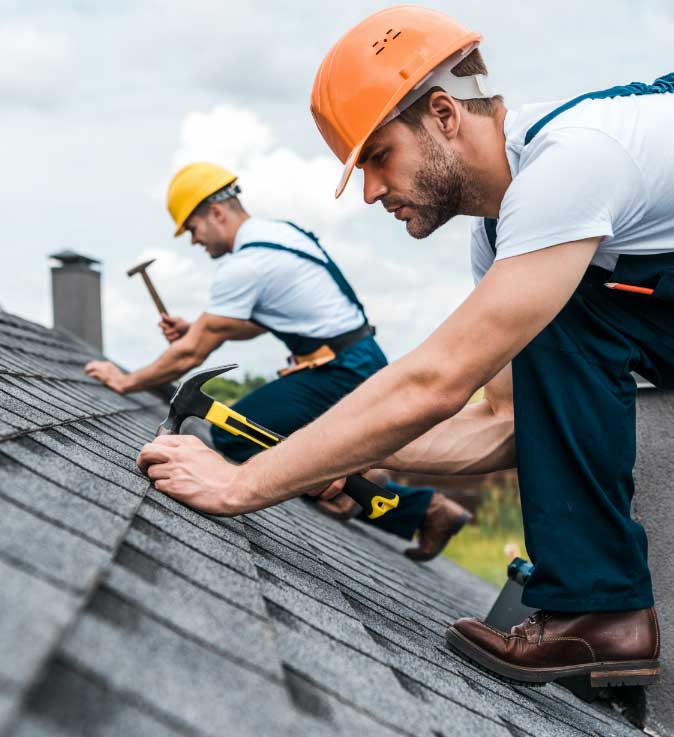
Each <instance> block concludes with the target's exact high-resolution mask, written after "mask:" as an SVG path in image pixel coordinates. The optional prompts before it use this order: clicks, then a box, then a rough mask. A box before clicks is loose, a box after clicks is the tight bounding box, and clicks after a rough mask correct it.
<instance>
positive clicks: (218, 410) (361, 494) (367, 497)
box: [157, 363, 400, 519]
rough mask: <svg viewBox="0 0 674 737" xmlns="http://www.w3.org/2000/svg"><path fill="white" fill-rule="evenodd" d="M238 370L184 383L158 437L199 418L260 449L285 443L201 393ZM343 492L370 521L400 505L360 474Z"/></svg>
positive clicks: (207, 371)
mask: <svg viewBox="0 0 674 737" xmlns="http://www.w3.org/2000/svg"><path fill="white" fill-rule="evenodd" d="M237 367H238V364H236V363H232V364H228V365H227V366H218V367H217V368H212V369H204V370H203V371H198V372H196V373H195V374H193V375H192V376H190V377H189V378H188V379H186V380H185V381H183V383H182V384H181V385H180V386H179V387H178V388H177V389H176V391H175V394H174V395H173V397H171V401H170V403H169V413H168V416H167V417H166V419H165V420H164V421H163V422H162V423H161V425H159V428H158V429H157V435H175V434H177V433H179V432H180V426H181V425H182V423H183V421H184V420H186V419H187V418H188V417H199V418H201V419H204V420H207V421H208V422H210V423H211V424H213V425H216V426H217V427H219V428H221V429H222V430H225V431H226V432H228V433H230V434H231V435H235V436H240V437H242V438H245V439H246V440H248V441H250V442H251V443H255V444H256V445H259V446H260V447H261V448H271V447H273V446H274V445H278V443H280V442H281V441H282V440H285V437H284V436H283V435H279V434H278V433H276V432H274V431H273V430H269V429H267V428H266V427H263V426H262V425H258V424H257V423H256V422H253V421H252V420H249V419H248V418H247V417H244V416H243V415H242V414H240V413H239V412H236V411H235V410H233V409H231V408H230V407H228V406H227V405H226V404H222V402H218V401H216V400H215V399H213V398H212V397H209V396H208V395H207V394H204V392H203V391H202V386H203V385H204V384H205V383H206V382H207V381H209V380H210V379H213V378H215V377H216V376H219V375H220V374H224V373H225V372H226V371H231V370H232V369H235V368H237ZM343 491H344V493H345V494H347V495H348V496H350V497H351V498H352V499H353V500H354V501H356V502H358V504H360V506H361V507H362V508H363V509H364V510H365V513H366V514H367V516H368V518H369V519H377V517H381V516H383V515H384V514H386V513H387V512H390V511H391V510H392V509H395V508H396V507H397V506H398V502H399V501H400V498H399V496H398V495H397V494H394V493H393V492H390V491H387V490H386V489H383V488H382V487H381V486H378V485H377V484H373V483H372V482H371V481H368V480H367V479H366V478H364V477H363V476H361V475H360V474H354V475H353V476H349V477H348V478H347V479H346V484H345V485H344V489H343Z"/></svg>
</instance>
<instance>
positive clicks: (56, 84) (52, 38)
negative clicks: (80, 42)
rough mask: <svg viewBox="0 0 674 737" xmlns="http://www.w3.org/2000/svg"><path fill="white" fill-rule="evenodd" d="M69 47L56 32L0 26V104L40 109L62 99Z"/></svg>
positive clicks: (65, 90)
mask: <svg viewBox="0 0 674 737" xmlns="http://www.w3.org/2000/svg"><path fill="white" fill-rule="evenodd" d="M69 64H70V45H69V42H68V38H67V37H66V36H65V35H63V34H60V33H55V32H52V33H48V32H44V31H41V30H38V29H36V28H33V27H31V26H30V25H25V24H19V23H10V24H6V25H2V26H0V100H2V105H3V106H5V107H9V106H11V105H17V104H18V105H22V106H23V105H26V106H35V107H43V106H47V105H53V104H54V103H55V102H57V101H58V100H59V99H64V98H65V96H66V95H67V94H68V88H69V76H70V75H69V74H68V70H69Z"/></svg>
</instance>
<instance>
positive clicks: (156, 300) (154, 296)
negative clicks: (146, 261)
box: [140, 269, 168, 315]
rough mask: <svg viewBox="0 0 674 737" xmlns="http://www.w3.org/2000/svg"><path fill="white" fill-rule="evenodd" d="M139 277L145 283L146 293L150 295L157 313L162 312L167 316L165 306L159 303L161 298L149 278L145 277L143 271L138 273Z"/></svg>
mask: <svg viewBox="0 0 674 737" xmlns="http://www.w3.org/2000/svg"><path fill="white" fill-rule="evenodd" d="M140 275H141V276H142V277H143V281H144V282H145V286H146V287H147V291H148V292H149V293H150V297H152V301H153V302H154V303H155V305H156V306H157V309H158V310H159V312H160V313H162V312H164V313H166V314H167V315H168V311H167V309H166V305H165V304H164V303H163V302H162V301H161V297H160V296H159V295H158V294H157V290H156V289H155V288H154V284H153V283H152V281H151V280H150V277H149V276H148V275H147V272H146V271H145V270H144V269H143V271H141V272H140Z"/></svg>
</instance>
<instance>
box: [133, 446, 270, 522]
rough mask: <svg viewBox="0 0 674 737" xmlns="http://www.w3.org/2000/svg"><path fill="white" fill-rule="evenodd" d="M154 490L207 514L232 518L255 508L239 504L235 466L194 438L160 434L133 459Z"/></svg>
mask: <svg viewBox="0 0 674 737" xmlns="http://www.w3.org/2000/svg"><path fill="white" fill-rule="evenodd" d="M136 463H137V464H138V467H139V468H140V470H141V471H143V473H146V474H147V475H148V476H149V478H150V479H151V480H152V482H153V484H154V488H155V489H157V491H161V492H162V493H164V494H167V495H168V496H171V497H173V498H174V499H177V500H178V501H179V502H181V503H182V504H185V505H187V506H188V507H192V508H193V509H198V510H199V511H201V512H206V513H207V514H215V515H222V516H225V517H231V516H234V515H236V514H242V513H244V512H251V511H254V509H256V507H255V506H254V505H251V504H250V502H249V503H248V505H245V504H243V502H242V501H241V488H242V486H241V483H240V481H239V478H238V477H239V473H238V468H239V467H238V466H235V465H234V464H232V463H228V462H227V461H226V460H225V459H224V458H223V457H222V456H221V455H219V454H218V453H216V452H215V451H214V450H211V449H210V448H209V447H208V446H207V445H205V444H204V443H202V442H201V440H199V439H198V438H196V437H194V436H193V435H160V436H159V437H157V438H155V439H154V440H153V441H152V442H151V443H148V444H147V445H145V446H144V447H143V448H142V450H141V451H140V454H139V455H138V458H137V460H136Z"/></svg>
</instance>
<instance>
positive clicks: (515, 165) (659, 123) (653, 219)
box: [471, 93, 674, 282]
mask: <svg viewBox="0 0 674 737" xmlns="http://www.w3.org/2000/svg"><path fill="white" fill-rule="evenodd" d="M561 104H563V101H558V102H548V103H542V104H537V105H525V106H524V107H522V109H521V110H519V111H518V112H511V111H509V112H508V113H507V114H506V118H505V123H504V130H505V136H506V155H507V157H508V163H509V165H510V170H511V173H512V176H513V180H512V182H511V184H510V186H509V187H508V189H507V190H506V193H505V197H504V198H503V202H502V203H501V210H500V213H499V220H498V226H497V239H496V259H503V258H508V257H510V256H518V255H520V254H523V253H529V252H530V251H536V250H539V249H541V248H547V247H549V246H555V245H558V244H560V243H566V242H568V241H575V240H580V239H582V238H591V237H594V236H600V237H601V238H602V241H601V244H600V246H599V249H598V251H597V253H596V254H595V257H594V259H593V261H592V263H593V264H595V265H597V266H601V267H603V268H605V269H609V270H613V269H614V268H615V264H616V262H617V260H618V257H619V255H620V254H623V253H624V254H633V255H635V254H642V255H650V254H657V253H664V252H670V251H674V93H663V94H655V95H644V96H638V97H637V96H634V95H633V96H631V97H616V98H612V99H611V98H609V99H605V100H584V101H583V102H581V103H579V104H578V105H576V106H575V107H573V108H571V109H569V110H566V111H565V112H563V113H561V114H560V115H558V116H557V117H556V118H554V119H553V120H551V121H550V122H549V123H548V124H547V125H545V126H544V127H543V128H542V129H541V130H540V131H539V132H538V134H537V135H536V136H535V137H534V139H533V140H532V141H531V142H530V143H529V144H528V145H526V146H525V145H524V136H525V135H526V132H527V131H528V130H529V128H530V127H531V126H532V125H534V124H535V123H536V122H538V121H539V120H540V119H541V118H542V117H543V116H545V115H546V114H547V113H548V112H550V111H552V110H554V109H555V108H556V107H559V105H561ZM471 241H472V242H471V261H472V268H473V277H474V279H475V281H476V282H477V281H479V280H480V279H481V278H482V277H483V276H484V274H485V273H486V271H487V269H489V267H490V266H491V265H492V263H493V262H494V253H493V251H492V249H491V246H490V245H489V241H488V240H487V236H486V233H485V230H484V222H483V219H482V218H474V222H473V227H472V238H471Z"/></svg>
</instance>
